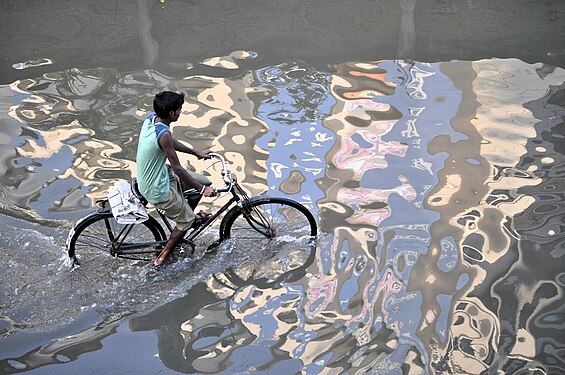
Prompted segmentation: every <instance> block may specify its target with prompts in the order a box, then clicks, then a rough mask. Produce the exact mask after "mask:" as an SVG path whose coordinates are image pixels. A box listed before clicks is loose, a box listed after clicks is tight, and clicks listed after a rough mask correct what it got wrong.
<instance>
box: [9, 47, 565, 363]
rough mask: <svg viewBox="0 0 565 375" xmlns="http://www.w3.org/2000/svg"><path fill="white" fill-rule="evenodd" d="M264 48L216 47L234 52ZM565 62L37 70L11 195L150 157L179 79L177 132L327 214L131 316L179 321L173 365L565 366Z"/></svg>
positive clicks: (37, 210) (59, 209)
mask: <svg viewBox="0 0 565 375" xmlns="http://www.w3.org/2000/svg"><path fill="white" fill-rule="evenodd" d="M248 55H249V54H247V55H246V54H243V53H239V52H238V53H234V54H232V55H230V56H229V57H230V59H228V60H229V61H228V60H225V59H224V60H222V59H216V60H215V59H209V60H207V61H206V64H207V65H210V64H214V63H215V62H216V63H217V64H220V65H219V66H220V67H222V66H223V67H226V66H228V67H229V68H230V69H231V68H232V65H233V64H236V63H237V58H242V57H245V56H248ZM226 61H228V62H229V64H228V65H226V64H227V63H226ZM236 68H237V66H236ZM564 81H565V74H564V72H563V70H561V69H550V68H548V67H544V66H543V65H541V64H538V65H528V64H526V63H523V62H521V61H518V60H483V61H477V62H449V63H434V64H431V63H418V62H408V61H375V62H351V63H343V64H340V65H338V66H335V67H334V69H333V70H332V71H331V72H329V71H328V72H321V71H318V70H316V69H313V68H311V67H307V66H302V65H301V64H298V63H284V64H280V65H277V66H269V67H265V68H262V69H258V70H255V71H244V70H239V71H237V74H233V75H229V74H226V76H225V77H224V76H221V75H220V74H218V76H217V77H211V76H206V75H193V76H190V77H187V78H183V79H172V78H170V77H169V78H168V77H163V76H161V75H160V74H159V73H157V72H155V71H144V72H136V73H128V74H120V73H118V72H115V71H111V70H92V71H78V70H69V71H65V72H60V73H56V74H55V73H54V74H50V75H45V76H44V77H42V78H41V79H35V80H31V79H29V80H23V81H18V82H16V83H14V84H13V85H11V87H10V88H11V90H12V92H13V97H14V99H13V100H14V103H13V105H12V107H11V110H10V115H11V116H12V118H14V119H17V122H18V124H20V126H21V128H20V129H19V133H18V131H13V129H12V130H10V131H11V132H12V133H13V134H12V133H10V137H11V139H13V145H14V147H13V149H11V150H9V151H10V152H8V153H6V154H4V155H3V156H2V159H1V160H2V165H0V168H4V169H5V170H6V171H7V172H6V173H5V174H4V176H3V177H2V185H3V186H4V187H6V188H4V187H3V189H4V190H6V191H7V193H6V194H5V197H6V198H5V199H4V200H3V202H2V209H3V211H6V212H9V213H11V214H14V212H16V214H17V215H20V216H27V217H34V218H35V219H37V220H52V219H60V218H62V217H64V215H65V213H68V212H79V211H81V210H82V209H85V208H86V207H87V206H89V202H90V201H91V200H93V199H96V198H99V197H102V196H104V194H105V192H106V190H107V188H108V186H109V185H111V183H112V182H113V181H114V180H115V179H117V178H123V179H128V178H130V177H131V173H132V172H134V171H135V166H134V162H133V161H134V158H135V156H134V153H135V143H136V141H135V138H136V136H137V133H138V130H139V125H140V120H139V119H140V118H141V117H142V116H143V115H144V114H145V113H146V112H147V111H149V110H150V103H151V98H152V95H153V93H154V92H156V91H160V90H162V89H164V88H166V87H172V88H174V89H177V90H181V91H183V92H185V93H186V94H187V95H186V98H187V104H186V105H185V107H184V111H183V114H182V116H181V119H180V121H179V122H178V123H176V124H175V125H174V127H173V131H174V132H175V136H177V137H178V138H180V139H182V140H183V141H185V142H187V143H189V144H191V145H192V146H194V147H198V148H211V149H214V150H218V151H224V152H225V153H226V155H227V156H228V158H229V159H230V160H231V161H233V166H234V170H235V172H236V174H237V175H238V177H239V179H240V181H242V184H243V185H244V186H245V187H246V188H247V189H248V190H249V192H250V193H252V194H254V195H255V194H263V193H268V194H272V195H281V194H284V195H287V196H290V197H292V198H294V199H296V200H298V201H301V202H302V203H304V204H305V205H306V206H308V207H309V208H310V209H312V210H313V212H315V213H316V216H317V217H318V218H319V224H320V230H321V233H322V234H321V236H320V239H319V240H318V242H317V243H316V245H315V247H314V248H304V247H300V246H294V247H289V248H283V249H281V251H280V253H279V254H261V251H260V249H254V251H244V252H246V254H245V259H244V260H243V261H242V262H241V263H240V264H234V265H230V267H226V268H227V269H226V270H225V271H224V272H215V273H213V274H212V275H210V276H209V277H207V279H206V280H205V281H204V282H202V283H198V284H197V285H196V286H194V287H192V288H191V289H190V290H189V291H188V292H187V295H186V296H185V297H183V298H179V299H176V300H174V301H172V302H170V303H168V304H165V305H163V306H162V307H159V308H157V309H155V310H153V311H151V312H149V313H145V314H143V315H141V316H138V317H136V318H133V319H131V320H130V328H131V329H132V330H133V331H140V330H156V331H157V332H158V340H159V355H160V358H161V360H162V361H163V363H164V364H165V365H166V366H168V367H170V368H172V369H174V370H176V371H181V372H198V373H221V372H230V371H234V370H235V371H255V372H261V371H283V370H284V371H290V372H300V371H303V372H305V373H328V374H332V373H343V372H351V373H356V372H368V371H373V372H375V373H379V372H381V373H383V372H384V373H399V372H402V373H409V374H419V373H432V372H434V373H453V372H462V373H470V374H471V373H473V374H474V373H476V374H478V373H481V372H482V371H486V370H490V371H494V370H500V371H510V372H511V373H515V372H517V371H521V370H524V371H526V370H528V371H535V370H540V371H543V373H546V372H548V371H549V370H548V368H550V369H558V368H561V369H563V368H565V366H564V364H563V360H562V357H560V356H559V354H558V353H559V351H560V350H563V349H562V348H563V343H562V339H560V338H558V337H556V336H555V334H554V333H552V332H551V330H553V329H555V327H558V326H559V324H556V323H555V322H559V321H560V320H559V319H560V317H562V306H561V305H560V304H559V301H562V295H563V284H564V278H563V273H562V270H561V269H560V267H559V264H560V263H559V262H558V261H559V260H561V258H562V253H563V251H562V250H563V246H564V245H563V244H564V241H563V238H562V234H561V233H562V231H561V228H562V223H561V222H560V220H561V219H562V203H563V196H562V192H563V190H564V189H563V186H562V185H563V183H562V180H561V179H559V176H560V174H559V173H560V172H559V171H560V168H561V167H560V165H562V162H563V152H562V151H563V150H561V149H558V148H556V146H555V145H558V144H559V142H560V141H559V139H560V138H556V137H557V136H554V134H556V132H555V129H556V128H557V126H558V125H560V124H561V123H560V122H559V120H558V119H559V118H562V117H563V105H562V100H561V101H560V98H561V97H562V93H563V85H564ZM110 98H111V99H112V100H110ZM134 124H135V125H134ZM3 131H4V132H5V133H6V132H8V131H9V130H7V129H4V130H3ZM183 161H188V158H186V159H185V160H183ZM191 162H193V161H192V160H191ZM8 164H11V165H12V166H14V167H13V168H10V169H7V168H5V165H8ZM193 164H194V165H195V166H196V167H200V166H201V165H203V164H200V163H193ZM20 187H21V188H20ZM220 203H221V202H214V203H212V204H215V205H218V204H220ZM16 214H14V215H16ZM536 259H538V260H540V262H543V266H541V267H540V266H539V264H538V265H536V263H535V262H536ZM556 260H557V261H556ZM560 340H561V341H560ZM73 358H74V357H73ZM540 373H542V372H540Z"/></svg>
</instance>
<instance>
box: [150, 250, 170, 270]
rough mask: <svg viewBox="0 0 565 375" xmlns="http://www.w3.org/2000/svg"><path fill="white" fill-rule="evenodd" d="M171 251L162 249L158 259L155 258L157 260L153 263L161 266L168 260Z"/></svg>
mask: <svg viewBox="0 0 565 375" xmlns="http://www.w3.org/2000/svg"><path fill="white" fill-rule="evenodd" d="M169 253H170V250H168V249H163V251H161V253H160V254H159V256H158V257H157V259H155V261H154V262H153V265H154V266H155V267H159V266H160V265H161V264H163V263H164V262H165V261H166V260H167V258H168V257H169Z"/></svg>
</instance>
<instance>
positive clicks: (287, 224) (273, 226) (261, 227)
mask: <svg viewBox="0 0 565 375" xmlns="http://www.w3.org/2000/svg"><path fill="white" fill-rule="evenodd" d="M317 232H318V229H317V225H316V220H315V219H314V216H313V215H312V213H310V211H308V209H307V208H306V207H304V206H303V205H301V204H300V203H298V202H295V201H293V200H291V199H287V198H276V197H261V198H251V199H250V200H249V202H248V203H247V204H243V205H242V206H241V207H238V208H236V209H234V210H232V211H230V212H228V214H227V215H226V218H225V219H224V222H223V223H222V228H221V233H222V238H223V239H225V238H231V239H233V240H234V242H235V243H236V245H237V246H245V247H257V246H259V247H261V248H266V247H268V248H273V247H278V246H283V245H284V244H297V245H300V244H306V243H308V242H310V241H311V239H312V237H313V236H316V235H317Z"/></svg>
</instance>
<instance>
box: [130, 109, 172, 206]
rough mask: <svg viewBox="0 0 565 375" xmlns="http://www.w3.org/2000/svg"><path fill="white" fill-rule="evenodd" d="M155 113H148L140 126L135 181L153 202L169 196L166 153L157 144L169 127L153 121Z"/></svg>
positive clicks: (142, 192) (168, 130)
mask: <svg viewBox="0 0 565 375" xmlns="http://www.w3.org/2000/svg"><path fill="white" fill-rule="evenodd" d="M155 117H157V115H156V114H155V113H151V114H149V116H147V118H146V119H145V121H144V122H143V125H142V127H141V132H140V134H139V143H138V145H137V157H136V165H137V183H138V186H139V191H140V192H141V194H143V196H144V197H145V199H147V200H148V201H149V202H151V203H153V204H155V203H159V202H163V201H164V200H166V199H167V197H168V196H169V187H170V183H169V173H168V171H167V164H166V162H167V155H166V154H165V151H163V149H162V148H161V146H160V145H159V139H161V137H162V136H163V134H165V133H167V132H168V133H170V132H171V129H170V128H169V127H168V126H167V125H165V124H162V123H160V122H158V123H155Z"/></svg>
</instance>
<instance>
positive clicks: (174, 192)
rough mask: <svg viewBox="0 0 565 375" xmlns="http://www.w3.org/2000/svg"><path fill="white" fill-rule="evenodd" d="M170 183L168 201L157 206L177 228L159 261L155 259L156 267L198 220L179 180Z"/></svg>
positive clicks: (173, 179) (172, 180) (158, 258)
mask: <svg viewBox="0 0 565 375" xmlns="http://www.w3.org/2000/svg"><path fill="white" fill-rule="evenodd" d="M170 182H171V189H170V191H169V196H168V198H167V200H166V201H164V202H160V203H157V204H155V206H156V207H157V208H158V209H159V210H161V211H162V212H163V213H164V214H165V216H166V217H167V218H168V219H170V220H172V221H174V222H175V224H176V227H175V229H173V231H172V232H171V236H170V237H169V240H168V241H167V244H166V245H165V248H164V249H163V251H161V253H160V254H159V256H158V257H157V259H155V262H154V263H153V264H154V265H155V266H159V265H161V264H162V263H163V262H164V261H165V260H166V259H167V258H168V256H169V254H170V253H171V252H172V251H173V250H174V248H175V246H176V245H177V244H178V243H179V242H180V240H181V239H182V238H183V237H184V235H185V234H186V232H187V231H188V229H189V228H190V227H191V225H192V223H193V222H194V220H195V219H196V216H195V215H194V212H193V211H192V209H191V208H190V206H189V205H188V203H187V202H186V200H185V199H184V197H183V195H182V187H181V184H180V181H179V179H178V178H171V180H170Z"/></svg>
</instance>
